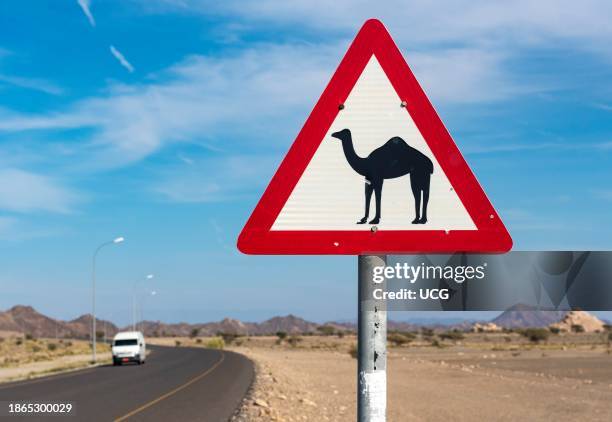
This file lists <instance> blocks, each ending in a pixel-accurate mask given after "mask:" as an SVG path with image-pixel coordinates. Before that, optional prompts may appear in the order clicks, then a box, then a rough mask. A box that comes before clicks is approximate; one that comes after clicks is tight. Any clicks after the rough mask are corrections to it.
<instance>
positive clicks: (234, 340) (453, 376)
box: [0, 330, 612, 422]
mask: <svg viewBox="0 0 612 422" xmlns="http://www.w3.org/2000/svg"><path fill="white" fill-rule="evenodd" d="M544 331H546V330H544ZM539 333H540V334H541V330H540V331H539ZM535 334H538V331H536V333H535ZM2 338H3V340H2V341H0V382H2V381H7V380H11V379H20V378H28V377H33V376H40V375H44V374H47V373H54V372H57V371H63V370H66V369H71V368H77V367H83V366H86V365H88V364H89V363H88V362H89V353H90V348H89V344H88V342H86V341H82V340H81V341H79V340H66V339H63V340H55V339H36V338H28V337H24V336H21V337H19V336H4V337H2ZM148 341H149V343H150V344H162V345H166V346H173V347H186V346H187V347H215V348H218V347H225V348H227V349H230V350H233V351H236V352H239V353H242V354H244V355H246V356H248V357H249V358H251V359H252V360H253V361H254V362H255V363H256V367H257V377H256V381H255V384H254V385H253V388H252V389H251V392H250V393H249V395H248V397H246V398H245V400H244V402H243V406H242V408H241V409H240V411H239V413H238V414H237V415H236V417H235V421H240V422H242V421H254V422H259V421H271V420H272V421H354V420H355V417H356V415H355V408H356V366H357V362H356V359H355V358H354V351H355V345H356V338H355V336H354V334H344V335H342V334H337V333H336V334H334V335H285V334H284V333H279V335H278V336H251V337H247V336H231V335H229V336H228V335H225V336H223V337H215V338H207V337H194V338H189V337H171V338H149V339H148ZM611 341H612V338H611V337H610V334H609V333H608V332H603V333H558V334H552V333H548V334H547V338H540V336H538V335H534V336H531V337H530V335H529V333H528V332H525V331H520V330H515V331H512V332H496V333H463V332H456V331H454V332H451V331H449V332H433V331H431V330H424V331H421V332H411V333H390V334H389V347H388V367H387V372H388V420H389V421H442V420H459V421H472V420H502V421H514V420H536V421H540V420H541V421H546V420H551V421H552V420H554V421H563V420H576V419H586V420H590V421H609V420H612V406H610V405H609V403H610V399H611V398H612V354H611V350H612V347H611V344H610V342H611ZM107 348H108V346H106V345H103V344H100V351H101V359H106V358H108V356H107V355H108V349H107Z"/></svg>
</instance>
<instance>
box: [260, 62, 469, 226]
mask: <svg viewBox="0 0 612 422" xmlns="http://www.w3.org/2000/svg"><path fill="white" fill-rule="evenodd" d="M400 104H401V99H400V98H399V96H398V95H397V93H396V91H395V89H394V88H393V86H392V85H391V82H390V81H389V79H388V78H387V76H386V74H385V72H384V71H383V69H382V68H381V66H380V64H379V63H378V60H376V58H375V57H374V56H372V58H371V59H370V61H369V62H368V64H367V66H366V67H365V69H364V71H363V72H362V74H361V76H360V77H359V80H358V81H357V83H356V84H355V86H354V88H353V89H352V91H351V93H350V95H349V96H348V98H347V100H346V101H345V103H344V109H342V110H341V111H340V112H339V113H338V116H337V117H336V119H335V121H334V123H333V124H332V125H331V127H330V130H329V131H328V132H327V134H326V136H325V139H323V142H321V144H320V146H319V148H318V149H317V151H316V153H315V155H314V156H313V158H312V160H311V161H310V163H309V164H308V167H307V168H306V170H305V171H304V173H303V174H302V177H301V178H300V180H299V182H298V183H297V185H296V186H295V188H294V189H293V191H292V193H291V196H290V197H289V199H288V200H287V202H286V203H285V206H284V207H283V209H282V211H281V212H280V214H279V215H278V217H277V219H276V221H275V222H274V224H273V225H272V230H273V231H275V230H276V231H278V230H351V231H354V230H370V229H371V227H372V225H373V224H375V225H376V226H377V228H378V229H379V230H476V226H475V224H474V222H473V221H472V219H471V217H470V215H469V213H468V212H467V210H466V208H465V207H464V205H463V204H462V202H461V200H460V199H459V198H458V196H457V194H456V193H455V191H454V189H453V187H452V186H451V184H450V182H449V180H448V178H447V177H446V175H445V173H444V171H443V170H442V168H441V167H440V165H439V164H438V162H437V161H436V159H435V157H434V155H433V154H432V152H431V150H430V148H429V146H428V145H427V142H425V139H423V136H422V135H421V133H420V131H419V130H418V128H417V127H416V125H415V123H414V121H413V120H412V118H411V117H410V114H409V113H408V112H407V111H406V109H405V108H403V107H401V106H400ZM344 129H348V130H349V131H350V133H349V132H346V131H344ZM338 132H340V133H339V134H338ZM334 133H336V137H334V136H332V134H334ZM396 137H399V138H401V139H400V140H397V139H395V140H393V141H391V142H389V143H388V141H390V140H392V138H396ZM402 140H403V141H405V143H406V144H408V146H409V147H411V148H407V147H406V146H405V145H404V144H403V142H402ZM398 145H399V146H398ZM351 147H352V148H354V152H355V153H356V155H354V154H352V153H351ZM381 147H382V148H381ZM378 148H381V150H379V151H378V153H375V154H372V155H370V154H371V153H372V152H373V151H374V150H376V149H378ZM398 148H399V149H398ZM414 150H416V151H414ZM406 151H411V153H409V154H412V156H413V157H415V158H414V159H412V158H409V159H407V160H403V159H401V158H400V156H402V154H404V153H405V152H406ZM400 153H401V154H400ZM423 156H424V157H423ZM396 157H397V158H398V159H396ZM401 160H403V161H404V163H408V164H403V165H404V166H408V167H406V168H405V169H404V170H401V169H397V170H396V171H390V170H389V169H393V168H396V167H397V166H398V164H397V163H398V161H401ZM368 166H369V167H368ZM381 166H383V167H384V168H385V169H386V170H381V169H382V167H381ZM394 166H395V167H394ZM432 166H433V168H432ZM364 167H368V168H369V169H370V171H363V168H364ZM372 168H374V174H375V175H380V174H381V173H384V172H385V171H386V174H384V175H383V176H380V177H379V176H375V177H372V171H371V169H372ZM376 169H378V170H376ZM430 170H433V172H431V171H430ZM369 179H372V180H369ZM375 188H377V189H375ZM368 190H369V192H370V195H371V199H370V203H369V213H367V218H364V217H365V216H366V197H367V194H368ZM377 191H379V192H378V193H379V194H380V206H379V207H377V205H376V194H377ZM427 195H428V197H429V201H425V199H426V197H427ZM417 202H420V204H419V207H418V208H419V210H418V214H417V207H416V205H417ZM377 208H379V215H378V218H377ZM358 222H359V223H361V224H357V223H358Z"/></svg>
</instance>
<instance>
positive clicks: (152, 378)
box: [0, 346, 254, 422]
mask: <svg viewBox="0 0 612 422" xmlns="http://www.w3.org/2000/svg"><path fill="white" fill-rule="evenodd" d="M149 351H150V352H151V353H150V355H149V356H147V362H146V363H145V364H144V365H140V366H139V365H134V364H132V365H122V366H117V367H114V366H112V365H107V366H101V367H96V368H90V369H85V370H82V371H76V372H70V373H65V374H60V375H56V376H51V377H46V378H38V379H33V380H28V381H21V382H14V383H10V384H1V385H0V403H1V404H2V406H4V407H6V406H7V404H8V402H31V403H66V402H71V403H73V404H74V406H75V410H76V413H75V414H74V415H73V417H68V416H65V417H61V416H53V417H50V416H47V417H33V416H30V417H27V418H23V420H28V421H31V420H61V419H65V420H73V421H76V420H86V421H110V420H115V421H123V420H129V421H174V420H180V421H211V422H218V421H227V420H228V419H229V418H230V417H231V415H232V414H233V413H234V411H235V409H236V408H237V407H238V405H239V404H240V401H241V399H242V398H243V397H244V395H245V394H246V392H247V390H248V389H249V386H250V385H251V382H252V380H253V374H254V371H253V364H252V362H251V361H250V360H248V359H247V358H245V357H244V356H242V355H239V354H236V353H232V352H227V351H221V350H208V349H203V348H183V347H159V346H149ZM2 419H3V420H4V418H2ZM18 419H22V418H17V417H15V416H13V417H9V418H6V420H18Z"/></svg>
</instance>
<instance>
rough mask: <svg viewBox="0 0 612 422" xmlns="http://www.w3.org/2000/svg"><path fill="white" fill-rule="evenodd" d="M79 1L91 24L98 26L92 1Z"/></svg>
mask: <svg viewBox="0 0 612 422" xmlns="http://www.w3.org/2000/svg"><path fill="white" fill-rule="evenodd" d="M77 3H78V4H79V6H81V9H82V10H83V13H84V14H85V16H87V19H88V20H89V23H90V24H91V26H96V21H95V19H94V17H93V14H92V13H91V1H90V0H77Z"/></svg>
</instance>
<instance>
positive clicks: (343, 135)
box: [331, 129, 351, 141]
mask: <svg viewBox="0 0 612 422" xmlns="http://www.w3.org/2000/svg"><path fill="white" fill-rule="evenodd" d="M331 136H332V137H334V138H338V139H340V140H341V141H345V140H350V139H351V131H350V130H348V129H342V130H340V131H338V132H334V133H332V134H331Z"/></svg>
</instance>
